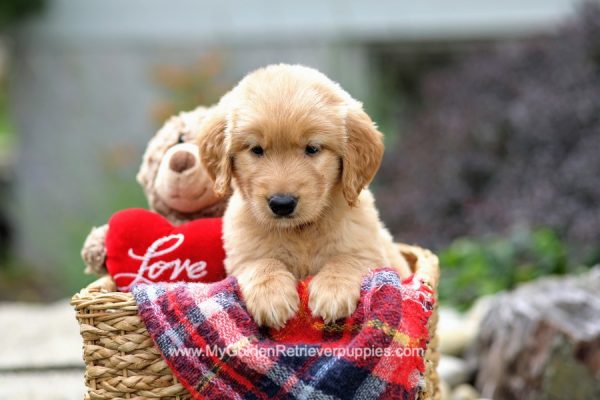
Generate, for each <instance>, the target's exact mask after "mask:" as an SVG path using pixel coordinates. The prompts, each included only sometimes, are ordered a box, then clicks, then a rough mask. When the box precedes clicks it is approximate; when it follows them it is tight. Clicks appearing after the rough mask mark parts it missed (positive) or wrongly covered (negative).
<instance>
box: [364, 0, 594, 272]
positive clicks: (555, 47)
mask: <svg viewBox="0 0 600 400" xmlns="http://www.w3.org/2000/svg"><path fill="white" fill-rule="evenodd" d="M421 96H422V104H423V107H422V109H421V111H420V112H419V113H418V115H416V117H415V120H414V123H413V126H412V128H411V129H410V132H407V133H408V135H407V137H406V138H405V139H404V140H402V141H401V142H400V143H399V144H398V145H397V146H395V147H392V148H391V149H388V152H387V157H386V159H385V160H384V164H383V166H382V170H381V173H380V174H379V182H378V185H376V187H375V190H376V194H377V196H378V202H379V206H380V209H381V211H382V215H383V217H384V219H385V220H386V221H387V222H388V225H389V226H390V228H391V229H392V231H393V232H394V233H395V234H396V237H397V238H398V239H399V240H403V241H408V242H418V243H421V244H424V245H427V246H433V247H436V248H440V247H443V246H444V245H447V244H448V243H450V242H451V240H453V239H454V238H457V237H462V236H472V237H478V236H480V235H485V234H487V233H489V232H499V233H502V232H505V233H507V232H509V231H510V230H511V229H512V228H513V227H514V226H515V225H519V224H521V223H525V224H526V225H528V226H533V227H537V226H547V227H549V228H550V229H552V230H553V231H555V232H556V233H557V234H558V235H559V237H561V238H564V239H565V240H566V241H567V243H568V245H569V247H570V248H572V249H574V254H575V256H576V257H577V259H578V260H584V261H587V262H592V261H595V260H597V252H596V253H594V250H595V249H597V247H598V242H597V241H598V232H600V210H599V207H598V204H600V185H599V184H598V174H599V172H600V157H599V154H600V6H599V5H597V4H595V5H592V4H588V5H587V6H585V7H584V8H583V9H582V10H581V12H580V13H579V16H578V17H577V20H576V21H573V22H572V23H571V24H569V25H568V26H566V27H564V28H563V29H562V30H561V31H560V32H558V33H557V35H555V36H552V37H546V38H539V39H535V40H530V41H528V42H526V43H523V42H520V43H514V44H503V45H498V46H496V47H495V48H494V49H492V50H488V51H478V52H476V53H475V54H472V55H470V56H467V57H466V59H465V60H464V61H462V62H458V63H457V64H456V65H454V66H452V67H450V68H445V69H443V70H440V71H438V72H434V73H431V74H429V75H428V76H427V77H426V78H425V79H424V84H423V85H422V88H421ZM461 243H462V244H461ZM466 243H470V242H457V243H455V244H454V245H453V246H452V247H451V250H449V251H450V253H448V257H450V254H453V252H454V253H456V252H459V249H460V248H462V247H464V246H467V244H466ZM583 254H586V255H588V256H589V257H591V258H589V257H588V258H587V259H585V257H583V256H582V255H583ZM448 257H446V258H447V259H448ZM450 258H451V257H450ZM469 260H470V259H469ZM467 261H468V260H465V262H467ZM469 262H470V261H469ZM465 269H468V268H466V267H465Z"/></svg>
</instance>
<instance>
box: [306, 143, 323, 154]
mask: <svg viewBox="0 0 600 400" xmlns="http://www.w3.org/2000/svg"><path fill="white" fill-rule="evenodd" d="M319 151H321V149H319V148H318V147H317V146H313V145H310V144H309V145H308V146H306V147H305V148H304V153H306V154H307V155H309V156H314V155H315V154H317V153H318V152H319Z"/></svg>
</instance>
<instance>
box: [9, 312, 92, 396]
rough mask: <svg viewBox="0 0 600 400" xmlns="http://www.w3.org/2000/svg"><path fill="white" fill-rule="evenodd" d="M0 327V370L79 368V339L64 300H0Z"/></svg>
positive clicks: (81, 362)
mask: <svg viewBox="0 0 600 400" xmlns="http://www.w3.org/2000/svg"><path fill="white" fill-rule="evenodd" d="M0 327H2V329H0V343H1V347H0V370H26V369H31V368H35V369H43V368H54V367H60V368H83V358H82V346H83V341H82V339H81V336H80V335H79V325H78V324H77V320H76V319H75V311H74V310H73V307H71V305H69V301H68V300H61V301H58V302H56V303H53V304H49V305H42V304H27V303H0ZM0 386H1V385H0ZM0 398H2V397H1V396H0Z"/></svg>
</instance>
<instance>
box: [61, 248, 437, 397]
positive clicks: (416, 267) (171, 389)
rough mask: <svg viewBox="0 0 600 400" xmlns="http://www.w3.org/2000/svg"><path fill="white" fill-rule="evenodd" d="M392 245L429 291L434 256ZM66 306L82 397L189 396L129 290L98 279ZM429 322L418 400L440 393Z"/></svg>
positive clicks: (434, 341)
mask: <svg viewBox="0 0 600 400" xmlns="http://www.w3.org/2000/svg"><path fill="white" fill-rule="evenodd" d="M398 247H399V249H400V251H401V252H402V254H403V255H404V256H405V257H406V258H407V259H408V260H409V263H410V265H411V267H412V269H413V271H414V272H415V274H416V275H417V276H418V277H419V278H420V279H422V280H423V281H424V282H426V283H427V284H428V285H429V286H431V288H432V289H434V290H435V289H436V287H437V282H438V277H439V268H438V260H437V257H436V256H435V255H433V254H432V253H431V252H429V251H428V250H423V249H421V248H418V247H413V246H408V245H403V244H399V245H398ZM71 304H72V305H73V306H74V307H75V310H76V313H77V320H78V321H79V324H80V331H81V336H82V337H83V360H84V362H85V364H86V369H85V384H86V386H87V389H88V392H87V394H86V396H85V399H90V400H100V399H102V400H104V399H106V400H109V399H110V400H119V399H190V395H189V393H188V392H187V391H186V389H185V388H184V387H183V385H181V384H180V383H179V382H178V381H177V379H176V378H175V377H174V376H173V375H172V374H171V370H170V369H169V367H168V366H167V363H166V362H165V361H164V360H163V359H162V357H161V355H160V352H159V351H158V349H157V348H156V347H155V346H154V343H153V342H152V340H151V339H150V336H149V334H148V331H147V330H146V327H145V326H144V323H143V322H142V320H141V319H140V318H139V317H138V315H137V305H136V303H135V300H134V299H133V296H132V295H131V293H121V292H117V291H116V287H115V284H114V282H113V281H112V279H110V277H103V278H100V279H98V280H97V281H95V282H93V283H92V284H90V285H89V286H88V287H87V288H85V289H83V290H81V292H79V293H77V294H76V295H75V296H73V298H72V300H71ZM429 324H430V325H429V329H430V332H431V340H430V342H429V345H428V348H427V351H426V353H425V358H426V368H427V370H426V386H425V389H424V391H423V392H421V393H420V394H419V400H422V399H434V400H438V399H439V397H440V393H439V378H438V375H437V372H436V368H437V364H438V360H439V353H438V351H437V336H436V334H435V331H436V325H437V312H436V311H434V313H433V315H432V317H431V319H430V322H429Z"/></svg>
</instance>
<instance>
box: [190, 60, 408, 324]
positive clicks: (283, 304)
mask: <svg viewBox="0 0 600 400" xmlns="http://www.w3.org/2000/svg"><path fill="white" fill-rule="evenodd" d="M200 129H202V130H203V132H202V134H201V135H199V137H200V138H201V139H200V143H199V145H200V154H201V158H202V162H203V163H204V166H205V167H206V170H207V171H208V172H209V174H210V175H211V177H212V178H213V180H214V182H215V189H216V191H217V192H218V193H226V192H227V191H228V190H229V188H230V185H232V186H233V195H232V197H231V200H230V203H229V205H228V208H227V211H226V212H225V217H224V228H223V229H224V233H223V238H224V245H225V250H226V254H227V258H226V260H225V266H226V269H227V273H228V274H231V275H234V276H236V277H237V279H238V282H239V284H240V288H241V290H242V294H243V295H244V298H245V301H246V304H247V307H248V310H249V311H250V313H251V314H252V315H253V316H254V318H255V320H256V322H257V323H259V324H261V325H266V326H271V327H281V326H282V325H284V324H285V322H286V321H287V320H288V319H289V318H290V317H291V316H293V314H294V313H295V312H296V311H297V309H298V301H299V299H298V295H297V293H296V283H297V280H298V279H301V278H303V277H305V276H307V275H314V277H313V279H312V280H311V282H310V284H309V306H310V308H311V310H312V312H313V314H314V315H319V316H321V317H323V319H325V321H327V322H330V321H334V320H337V319H339V318H342V317H346V316H348V315H350V314H351V313H352V312H353V311H354V309H355V308H356V303H357V301H358V296H359V292H360V283H361V280H362V277H363V276H364V275H365V273H367V271H368V270H370V269H373V268H377V267H384V266H394V267H396V268H397V269H398V270H399V272H400V274H401V275H402V276H403V277H404V276H408V275H409V269H408V265H407V263H406V261H405V260H404V259H403V258H402V256H401V255H400V254H399V252H398V250H397V249H396V248H395V246H394V245H393V243H392V238H391V235H390V234H389V233H388V232H387V230H386V229H385V228H384V226H383V225H382V223H381V222H380V220H379V217H378V213H377V210H376V209H375V205H374V200H373V196H372V195H371V193H370V192H369V191H368V190H367V189H364V188H365V186H366V185H368V184H369V182H370V181H371V179H372V178H373V176H374V175H375V172H376V171H377V169H378V168H379V164H380V162H381V157H382V154H383V143H382V135H381V133H380V132H379V131H378V130H377V129H376V127H375V125H374V123H373V122H372V121H371V119H370V118H369V117H368V116H367V114H366V113H365V112H364V111H363V109H362V105H361V104H360V103H359V102H357V101H356V100H354V99H353V98H352V97H351V96H350V95H349V94H348V93H346V92H345V91H344V90H342V89H341V88H340V86H339V85H338V84H336V83H334V82H333V81H331V80H329V79H328V78H327V77H326V76H325V75H323V74H321V73H320V72H318V71H316V70H314V69H310V68H307V67H303V66H298V65H284V64H280V65H272V66H269V67H266V68H263V69H259V70H257V71H255V72H253V73H251V74H249V75H247V76H246V77H245V78H244V79H243V80H242V81H240V83H239V84H238V85H237V86H236V87H235V88H233V89H232V90H231V91H230V92H229V93H227V94H226V95H225V96H223V98H222V99H221V101H220V102H219V104H218V105H217V106H216V107H215V108H214V109H213V110H212V113H211V115H210V116H208V117H207V118H206V119H205V123H204V124H203V125H202V126H201V127H200ZM307 146H312V149H313V150H314V148H316V149H317V150H318V152H317V153H316V154H310V152H309V151H307V150H306V149H307ZM257 147H260V148H261V149H262V151H263V152H262V154H255V153H256V152H257V151H256V148H257ZM278 193H284V194H289V195H293V196H295V197H297V198H298V204H297V207H296V209H295V211H294V212H293V214H292V215H291V216H288V217H285V218H283V217H278V216H277V215H275V214H274V213H273V212H272V211H271V209H270V208H269V205H268V199H269V197H271V196H273V195H274V194H278Z"/></svg>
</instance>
